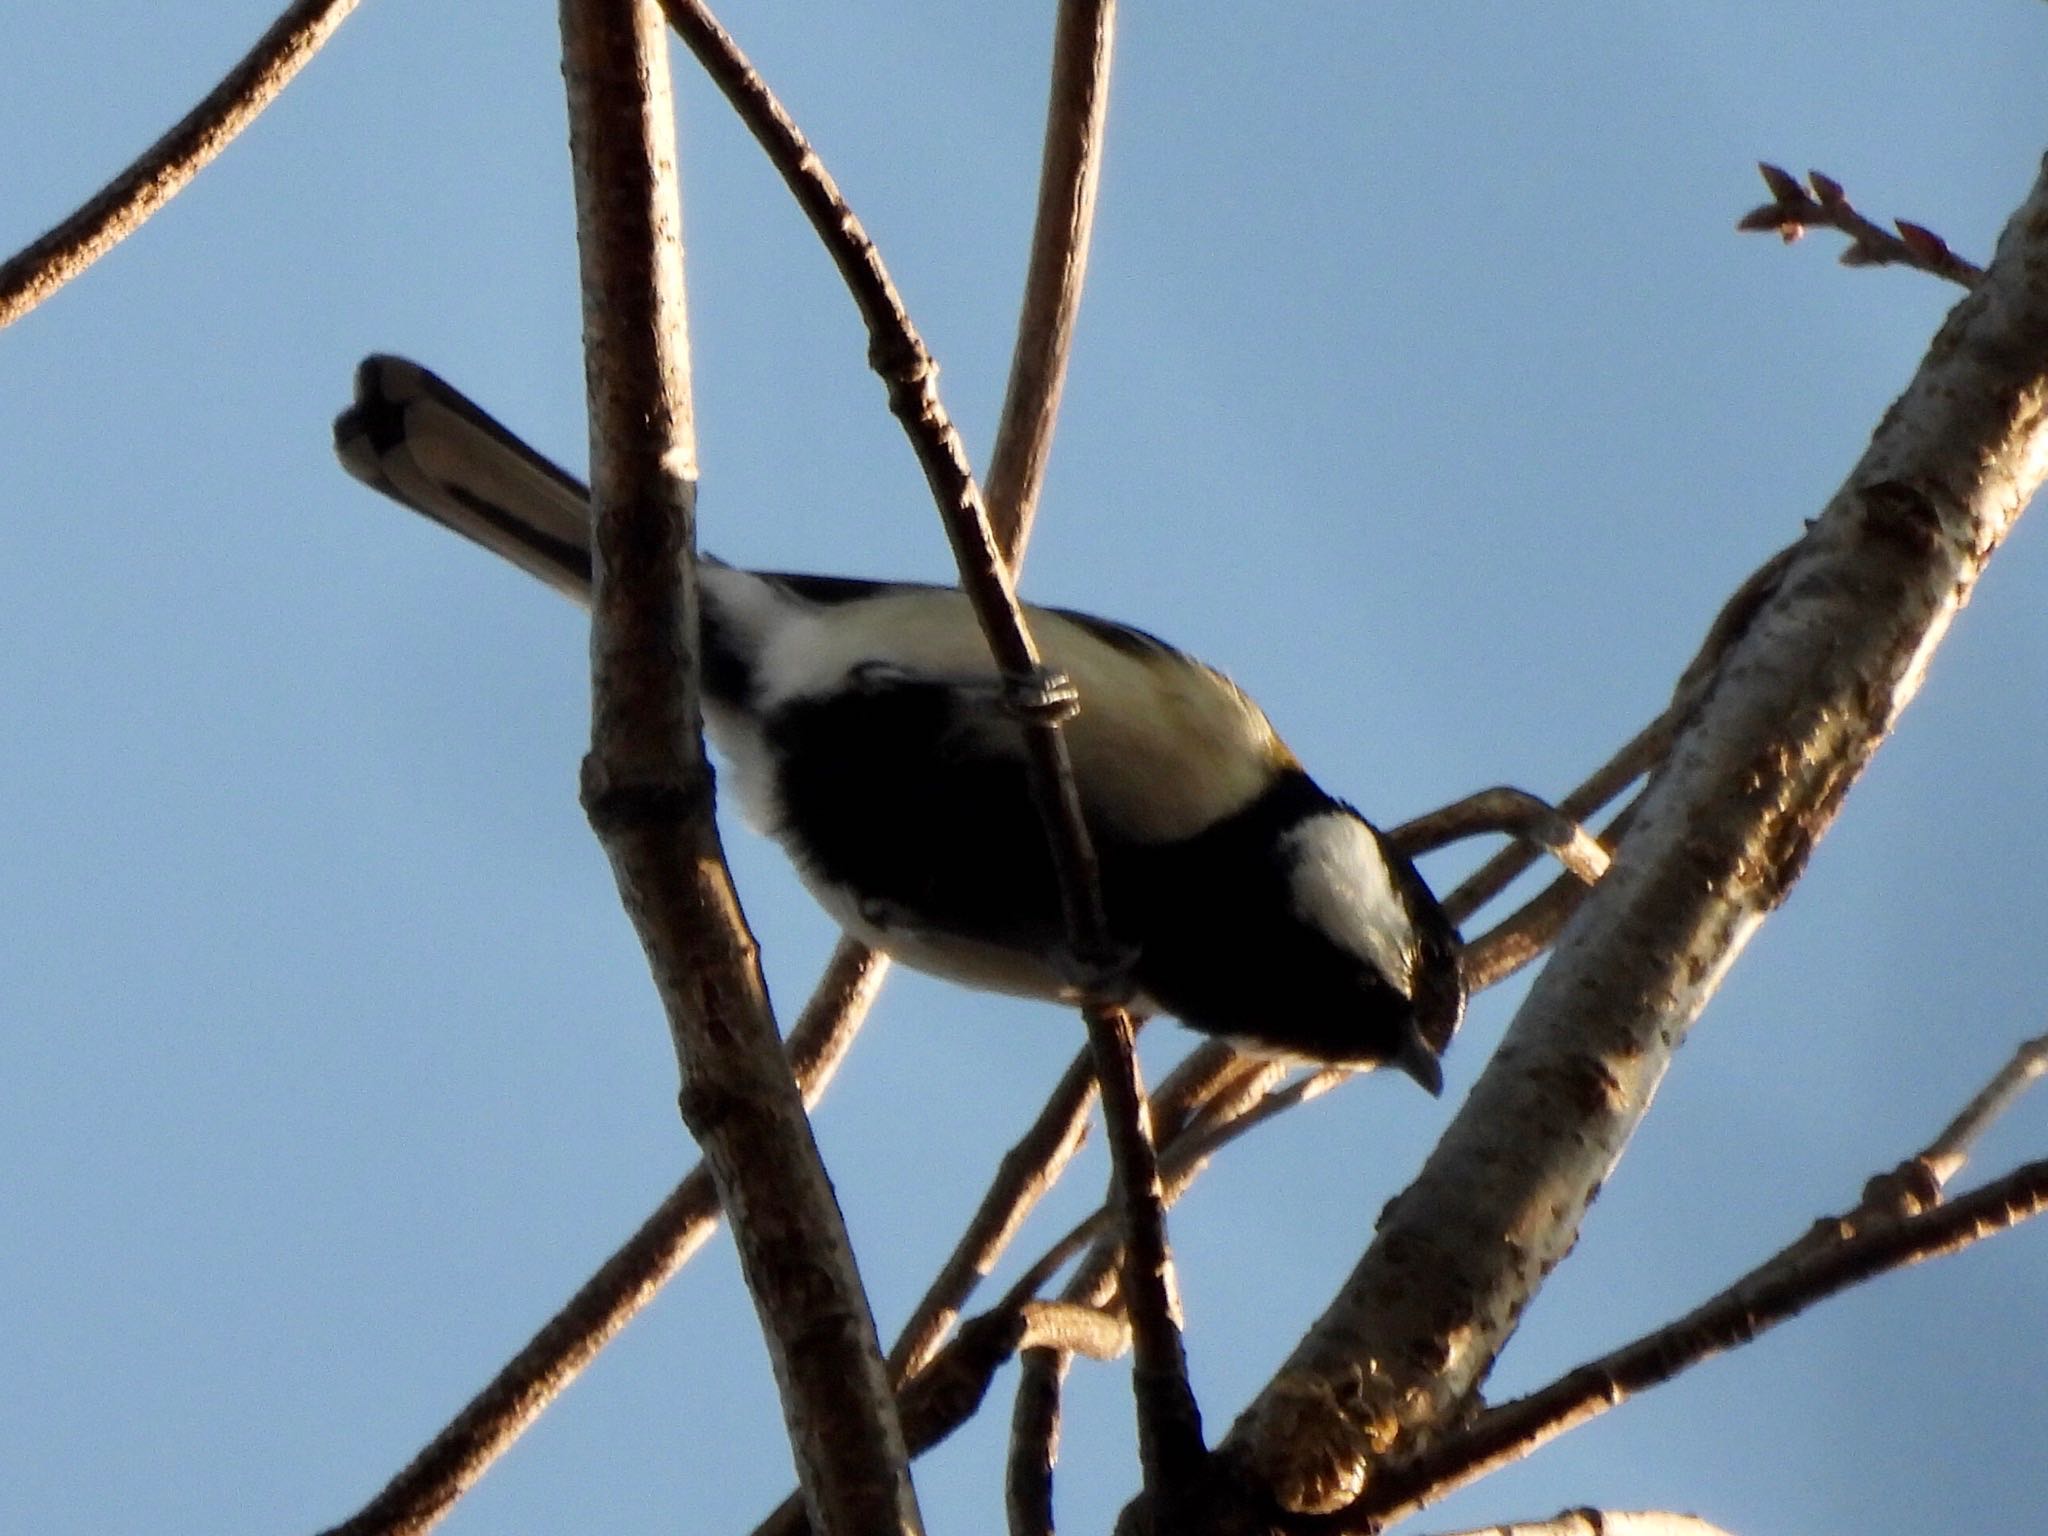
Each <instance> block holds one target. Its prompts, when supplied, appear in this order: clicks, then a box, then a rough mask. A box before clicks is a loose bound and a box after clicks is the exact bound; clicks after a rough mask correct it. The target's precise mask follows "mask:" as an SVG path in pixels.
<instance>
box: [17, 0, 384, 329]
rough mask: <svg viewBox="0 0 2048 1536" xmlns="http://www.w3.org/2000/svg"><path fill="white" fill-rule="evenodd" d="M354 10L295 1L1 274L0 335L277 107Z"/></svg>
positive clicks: (336, 3) (315, 0) (337, 1)
mask: <svg viewBox="0 0 2048 1536" xmlns="http://www.w3.org/2000/svg"><path fill="white" fill-rule="evenodd" d="M355 8H356V0H298V3H297V4H295V5H293V6H291V7H289V8H288V9H287V10H286V11H285V13H284V14H283V15H282V16H280V17H278V18H277V20H276V21H274V22H272V23H271V24H270V30H269V31H267V32H265V33H264V34H263V36H261V37H260V38H258V39H257V40H256V46H255V47H253V48H251V49H250V50H249V51H248V52H247V53H246V54H244V55H243V56H242V58H241V60H240V61H239V62H238V63H236V65H235V67H234V68H233V69H231V70H229V71H228V72H227V74H226V76H225V77H223V79H222V80H221V82H220V84H219V85H216V86H215V87H214V88H213V89H212V90H210V91H208V92H207V93H206V96H205V99H204V100H202V101H201V102H200V103H199V105H198V106H196V107H194V108H193V109H192V110H191V111H190V112H187V113H186V114H185V115H184V116H183V117H181V118H179V119H178V121H177V123H176V124H174V125H173V126H172V128H171V130H170V132H168V133H166V134H165V135H164V136H163V137H162V138H160V139H158V140H157V141H156V142H155V143H154V144H152V145H150V146H149V148H148V149H146V150H144V151H143V152H142V154H141V155H140V156H139V157H138V158H137V159H136V161H135V162H134V164H132V165H130V166H129V167H128V169H127V170H125V171H123V172H122V173H121V174H120V175H118V176H116V177H115V178H114V179H113V180H112V181H110V182H108V183H107V184H106V186H104V187H102V188H101V189H100V190H99V191H98V192H97V193H95V194H94V195H93V197H92V198H91V200H90V201H88V202H87V203H86V204H85V205H84V206H83V207H81V208H79V209H78V211H77V212H75V213H73V214H72V215H71V216H70V217H69V218H67V219H65V220H64V221H63V222H62V223H61V224H59V225H57V226H56V227H55V228H53V229H51V230H50V231H49V232H48V233H46V234H44V235H42V236H40V237H39V238H38V239H36V240H35V241H34V242H32V243H31V244H29V245H28V246H26V247H25V248H23V249H22V250H21V251H20V252H18V253H17V254H15V255H14V256H11V257H9V258H8V259H7V261H6V263H5V264H0V326H8V325H12V324H13V323H14V322H15V321H17V320H19V319H20V318H21V317H22V316H23V315H25V314H27V313H28V312H29V311H30V310H32V309H34V308H35V307H36V306H37V305H38V304H40V303H42V302H43V300H45V299H47V298H48V297H49V296H50V295H51V294H53V293H55V292H56V291H57V290H58V289H59V288H61V287H63V286H64V285H65V284H66V283H68V282H70V281H71V279H72V278H74V277H76V276H78V274H79V273H81V272H83V271H84V270H85V269H86V268H87V267H89V266H91V265H92V264H93V263H94V262H96V261H98V260H99V259H100V257H102V256H104V255H106V253H107V252H108V251H110V250H112V249H113V248H114V247H115V246H117V245H119V244H120V243H121V242H122V241H123V240H125V239H127V238H128V237H129V236H130V235H132V234H133V233H134V232H135V231H136V230H138V229H140V228H141V227H142V225H143V223H144V222H145V221H146V220H147V219H148V218H149V216H150V215H151V214H153V213H155V212H156V211H157V209H159V208H161V207H163V205H164V204H165V203H167V202H169V201H170V200H171V199H172V198H174V197H176V196H177V195H178V194H179V193H180V192H182V191H183V190H184V189H185V184H186V183H187V182H188V181H190V180H191V179H192V178H193V177H194V176H197V175H198V174H199V173H200V171H201V170H203V169H204V168H205V167H206V165H207V164H208V162H210V161H211V160H212V159H213V158H214V157H215V156H216V155H218V154H219V153H220V152H221V151H222V150H224V149H226V148H227V147H228V145H229V144H231V143H232V142H234V138H235V136H236V135H237V134H239V133H240V132H241V131H242V130H243V129H244V128H246V127H248V126H249V124H251V123H252V122H254V121H255V120H256V116H257V114H258V113H260V112H261V111H262V110H263V109H264V108H265V107H267V106H269V105H270V104H271V102H273V101H275V100H276V99H277V94H278V92H280V91H282V90H283V89H284V88H285V87H286V86H287V85H289V84H290V83H291V78H292V76H294V75H296V74H297V73H298V72H299V71H300V70H301V69H303V68H304V67H305V65H306V62H307V60H309V59H311V58H312V57H313V55H314V54H316V53H318V52H319V51H320V45H321V44H322V43H325V42H326V41H327V39H328V38H329V37H331V36H333V35H334V29H335V28H336V27H338V26H340V25H341V24H342V22H343V21H345V20H346V19H347V18H348V13H349V12H350V11H352V10H354V9H355Z"/></svg>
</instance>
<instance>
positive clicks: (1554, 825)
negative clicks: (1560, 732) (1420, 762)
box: [1387, 784, 1607, 885]
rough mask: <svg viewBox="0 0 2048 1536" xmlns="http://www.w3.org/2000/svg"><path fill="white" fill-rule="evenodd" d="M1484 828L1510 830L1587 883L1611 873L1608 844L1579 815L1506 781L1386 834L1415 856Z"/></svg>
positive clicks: (1509, 831) (1410, 855)
mask: <svg viewBox="0 0 2048 1536" xmlns="http://www.w3.org/2000/svg"><path fill="white" fill-rule="evenodd" d="M1483 832H1506V833H1508V834H1509V835H1510V836H1513V837H1515V838H1518V839H1520V840H1521V841H1522V842H1524V843H1527V844H1529V845H1531V846H1532V847H1536V848H1540V849H1542V850H1543V851H1544V852H1545V853H1548V854H1549V855H1550V856H1551V857H1552V858H1554V859H1556V860H1557V862H1558V863H1560V864H1562V865H1563V866H1564V867H1565V868H1566V869H1568V870H1570V871H1571V872H1572V873H1573V874H1575V875H1577V876H1578V877H1579V878H1580V879H1581V880H1583V881H1584V882H1585V883H1586V884H1587V885H1591V884H1592V883H1593V882H1594V881H1596V880H1598V879H1599V878H1600V877H1601V876H1602V875H1604V874H1606V873H1607V850H1606V849H1605V848H1602V847H1601V846H1600V844H1599V841H1598V840H1597V839H1596V838H1594V837H1593V835H1592V834H1591V833H1589V832H1587V831H1586V829H1585V828H1584V827H1582V826H1580V825H1579V823H1578V822H1577V820H1575V819H1574V818H1572V817H1570V816H1567V815H1565V814H1564V813H1563V812H1562V811H1560V810H1558V809H1557V808H1556V807H1554V806H1551V805H1549V804H1547V803H1546V802H1544V801H1542V800H1539V799H1537V798H1536V797H1535V796H1534V795H1532V794H1530V793H1529V792H1528V791H1527V790H1521V789H1515V788H1513V787H1512V786H1509V785H1505V784H1502V785H1497V786H1495V787H1494V788H1492V789H1482V790H1478V791H1476V792H1474V793H1473V794H1469V795H1466V796H1465V797H1464V798H1463V799H1462V800H1453V801H1452V802H1451V803H1450V804H1449V805H1443V806H1439V807H1437V809H1435V810H1433V811H1431V812H1429V813H1428V814H1426V815H1423V816H1417V817H1416V818H1415V819H1414V820H1413V821H1406V822H1403V823H1402V824H1401V825H1400V826H1398V827H1396V828H1394V830H1393V831H1392V832H1390V833H1388V834H1387V835H1388V837H1389V839H1390V840H1391V841H1392V842H1393V843H1394V845H1395V846H1396V847H1397V848H1399V849H1400V850H1401V851H1402V852H1403V853H1405V854H1407V855H1408V856H1409V857H1410V858H1415V857H1418V856H1420V855H1422V854H1425V853H1428V852H1431V851H1432V850H1434V849H1437V848H1442V847H1444V846H1445V845H1446V844H1449V843H1455V842H1458V841H1460V840H1462V839H1464V838H1468V837H1476V836H1478V835H1479V834H1481V833H1483Z"/></svg>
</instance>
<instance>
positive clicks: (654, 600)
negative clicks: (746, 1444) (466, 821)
mask: <svg viewBox="0 0 2048 1536" xmlns="http://www.w3.org/2000/svg"><path fill="white" fill-rule="evenodd" d="M561 23H562V50H563V66H562V73H563V77H564V80H565V82H566V84H567V87H568V99H569V146H570V162H571V165H572V168H573V170H574V179H575V187H576V229H577V245H578V249H579V253H580V256H581V264H582V277H583V281H582V287H583V329H584V355H585V372H586V376H587V381H588V389H589V398H590V439H591V477H590V478H591V491H592V508H593V522H594V533H595V537H594V539H593V547H592V554H593V559H592V574H593V581H592V601H591V659H592V666H591V694H592V701H591V750H590V755H589V756H588V757H587V758H586V759H585V760H584V768H583V800H584V805H585V808H586V810H587V811H588V813H589V815H590V820H591V824H592V826H593V828H594V829H595V830H596V832H597V835H598V837H599V840H600V841H601V842H602V843H603V845H604V848H605V852H606V854H607V856H608V857H609V859H610V861H611V864H612V869H613V873H614V875H615V877H616V879H617V881H618V886H619V892H620V896H621V899H622V900H623V902H624V904H625V907H626V910H627V912H628V914H629V915H630V916H631V917H632V919H633V923H634V927H635V928H636V930H637V931H638V933H639V935H640V940H641V944H642V946H643V947H644V948H645V950H646V951H647V955H648V959H649V962H650V965H651V968H652V970H653V973H654V980H655V985H656V989H657V991H658V992H659V993H660V996H661V999H662V1003H663V1006H664V1008H665V1010H666V1012H667V1014H668V1018H669V1027H670V1030H671V1032H672V1034H673V1035H674V1036H675V1041H676V1051H677V1059H678V1064H679V1067H680V1069H681V1074H682V1092H681V1095H680V1102H681V1106H682V1111H683V1117H684V1119H685V1120H686V1121H687V1122H688V1124H689V1127H690V1130H691V1132H692V1133H693V1134H694V1135H695V1136H696V1138H697V1141H698V1144H699V1145H700V1146H701V1147H702V1148H703V1149H704V1156H705V1160H706V1162H707V1163H709V1165H710V1167H711V1172H712V1177H713V1179H714V1181H715V1182H716V1183H717V1185H718V1190H719V1194H720V1198H721V1200H722V1202H723V1204H724V1206H725V1209H726V1211H727V1213H728V1214H729V1215H730V1216H731V1218H732V1220H733V1233H734V1238H735V1243H736V1246H737V1248H738V1250H739V1255H740V1263H741V1270H742V1273H743V1274H744V1275H745V1277H746V1281H747V1286H748V1289H749V1290H750V1291H751V1292H752V1293H753V1296H754V1300H755V1303H756V1308H757V1311H758V1312H759V1314H760V1316H761V1319H762V1323H763V1333H764V1336H765V1339H766V1343H767V1346H768V1352H769V1356H770V1359H771V1361H772V1363H773V1365H774V1368H775V1376H776V1381H777V1383H778V1385H779V1386H780V1388H781V1394H780V1395H781V1398H782V1405H783V1414H784V1418H785V1422H786V1424H787V1427H788V1431H789V1438H790V1444H791V1448H792V1450H793V1452H794V1455H795V1460H796V1464H797V1469H798V1473H799V1478H800V1481H801V1482H802V1484H803V1487H804V1492H805V1498H806V1502H807V1504H808V1505H809V1509H810V1515H811V1521H812V1528H813V1529H814V1530H816V1531H817V1532H819V1533H820V1536H842V1533H844V1536H850V1533H853V1532H861V1533H863V1536H874V1533H881V1532H887V1531H899V1532H904V1533H912V1532H915V1531H917V1530H918V1529H919V1528H920V1522H919V1519H918V1513H917V1505H916V1500H915V1495H914V1494H913V1492H912V1490H911V1484H910V1474H909V1457H908V1454H907V1452H906V1451H905V1449H904V1444H903V1437H902V1430H901V1427H900V1425H899V1423H898V1421H897V1417H896V1403H895V1398H894V1396H893V1394H892V1393H891V1392H890V1390H889V1385H888V1379H887V1377H886V1375H885V1373H884V1371H883V1366H882V1358H881V1349H880V1346H879V1345H878V1343H877V1342H876V1340H875V1336H874V1324H873V1321H872V1318H871V1316H870V1313H869V1310H868V1306H867V1302H866V1298H865V1296H864V1295H863V1294H862V1291H861V1285H860V1277H859V1273H858V1271H857V1270H856V1268H855V1266H854V1262H853V1255H852V1249H851V1246H850V1244H849V1243H848V1241H847V1236H846V1230H845V1224H844V1222H843V1220H842V1219H841V1217H840V1213H839V1209H838V1206H837V1204H836V1202H835V1201H834V1199H833V1197H832V1190H831V1185H830V1184H829V1183H828V1181H827V1180H826V1177H825V1172H824V1168H823V1165H822V1164H821V1163H820V1161H819V1159H818V1153H817V1148H816V1145H815V1144H814V1143H813V1141H812V1139H811V1134H810V1123H809V1121H808V1120H807V1119H806V1117H805V1115H804V1109H803V1101H802V1099H801V1097H800V1096H799V1094H798V1092H797V1089H796V1084H795V1083H794V1081H793V1080H792V1079H791V1077H790V1075H789V1070H788V1066H787V1064H786V1063H785V1061H784V1060H783V1056H782V1052H781V1049H780V1043H779V1041H778V1038H777V1036H776V1032H775V1021H774V1019H773V1017H772V1016H771V1014H770V1011H769V1008H768V999H767V993H766V989H765V988H764V986H763V985H762V981H761V975H760V969H759V966H758V964H757V954H756V951H755V947H754V943H753V939H752V936H751V935H750V934H749V933H748V932H747V929H746V922H745V919H744V917H743V916H742V914H741V912H740V909H739V903H738V899H737V897H736V895H735V894H734V892H733V889H732V881H731V875H730V873H729V872H728V871H727V869H726V867H725V861H724V857H723V854H722V851H721V850H720V848H719V844H718V833H717V827H716V824H715V823H714V822H713V820H712V817H711V794H710V775H709V770H708V769H707V767H706V765H705V762H704V756H703V739H702V734H701V731H700V729H699V721H698V695H697V674H696V667H695V658H694V655H693V652H694V650H695V636H696V633H697V626H696V622H695V621H696V617H697V615H696V601H695V600H696V593H695V584H694V582H693V581H692V580H691V579H690V578H691V576H692V571H691V567H690V564H689V561H690V557H691V552H692V550H693V547H694V538H693V529H692V515H691V514H692V506H691V501H692V490H693V483H694V478H695V476H694V471H695V443H694V434H693V433H692V430H691V421H690V395H689V363H688V347H687V327H686V322H685V311H684V303H683V277H682V243H681V233H680V230H681V215H680V207H679V201H678V197H677V192H676V182H675V159H676V156H675V121H674V108H673V105H672V103H671V100H670V94H669V83H668V58H667V37H666V34H665V32H664V29H663V28H662V25H661V13H660V11H659V9H658V8H657V7H656V6H655V4H654V0H628V3H624V4H621V3H617V0H562V7H561ZM679 576H680V579H679Z"/></svg>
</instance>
